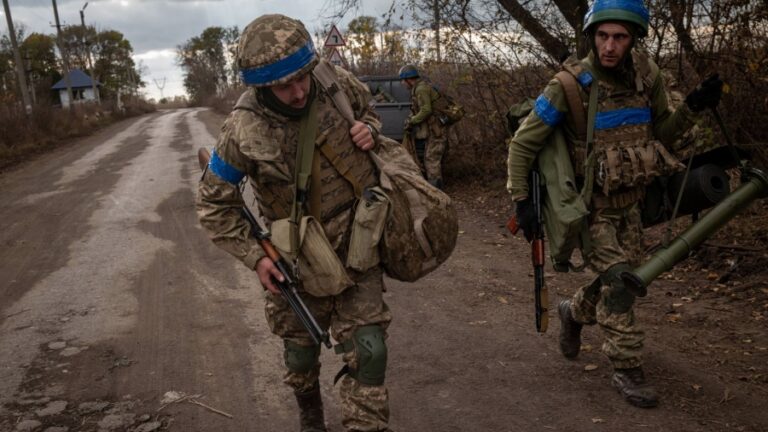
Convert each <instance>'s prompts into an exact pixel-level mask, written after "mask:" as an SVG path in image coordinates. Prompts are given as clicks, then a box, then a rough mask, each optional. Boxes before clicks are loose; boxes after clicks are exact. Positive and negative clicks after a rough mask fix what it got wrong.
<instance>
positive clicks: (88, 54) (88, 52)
mask: <svg viewBox="0 0 768 432" xmlns="http://www.w3.org/2000/svg"><path fill="white" fill-rule="evenodd" d="M87 7H88V2H85V4H84V5H83V8H82V9H80V23H81V24H82V27H83V45H84V46H85V55H86V57H88V68H90V69H91V71H90V72H91V88H93V97H94V99H95V100H96V103H100V102H101V98H100V97H99V92H98V90H97V89H96V70H95V69H94V68H93V62H92V61H91V47H90V45H88V43H86V41H85V13H84V12H83V11H85V8H87Z"/></svg>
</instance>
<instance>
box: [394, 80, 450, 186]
mask: <svg viewBox="0 0 768 432" xmlns="http://www.w3.org/2000/svg"><path fill="white" fill-rule="evenodd" d="M399 75H400V80H401V81H402V82H403V83H404V84H405V86H406V87H408V89H410V90H411V116H410V117H408V119H406V121H405V129H406V130H409V131H411V133H412V138H413V140H414V147H415V150H416V155H417V157H418V158H419V161H420V162H421V163H422V165H423V166H424V168H425V170H426V174H427V180H428V181H429V182H430V183H431V184H432V185H433V186H436V187H438V188H442V187H443V172H442V164H443V155H444V154H445V150H446V145H447V133H446V132H447V131H446V126H444V125H443V124H442V123H441V122H440V118H439V116H438V114H437V112H436V111H435V104H436V102H437V101H438V99H440V97H441V95H440V93H439V92H438V91H437V89H436V88H435V87H434V86H433V85H432V84H431V83H429V81H427V80H425V79H423V78H422V77H421V75H420V74H419V70H418V69H417V68H416V66H413V65H405V66H403V67H402V68H400V73H399Z"/></svg>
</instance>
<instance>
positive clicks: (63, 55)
mask: <svg viewBox="0 0 768 432" xmlns="http://www.w3.org/2000/svg"><path fill="white" fill-rule="evenodd" d="M51 1H52V2H53V16H54V17H55V18H56V36H57V37H56V42H57V43H58V44H59V53H61V62H62V64H63V65H64V83H65V84H66V85H67V97H68V98H69V107H72V105H73V104H74V103H75V100H74V98H73V97H72V81H71V80H70V77H69V59H68V58H67V50H65V49H64V44H63V43H62V37H61V24H59V9H58V7H56V0H51Z"/></svg>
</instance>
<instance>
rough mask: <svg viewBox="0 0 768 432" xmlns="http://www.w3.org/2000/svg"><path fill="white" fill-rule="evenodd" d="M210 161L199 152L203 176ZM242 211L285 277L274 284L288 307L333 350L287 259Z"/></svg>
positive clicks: (245, 209)
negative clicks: (298, 289)
mask: <svg viewBox="0 0 768 432" xmlns="http://www.w3.org/2000/svg"><path fill="white" fill-rule="evenodd" d="M210 160H211V154H210V153H209V152H208V150H207V149H205V148H201V149H198V150H197V162H198V164H199V165H200V169H201V170H203V175H205V171H206V170H207V169H208V163H209V162H210ZM241 211H242V215H243V217H244V218H245V219H246V220H247V221H248V224H249V225H250V226H251V235H253V237H255V238H256V240H258V242H259V245H260V246H261V248H262V249H263V250H264V253H265V254H266V255H267V257H268V258H269V259H270V260H272V263H273V264H274V265H275V267H276V268H277V270H278V271H279V272H280V274H282V275H283V279H284V280H283V281H282V282H280V281H278V280H276V279H275V278H272V282H273V283H274V284H275V285H277V288H278V289H279V290H280V293H281V294H282V295H283V297H284V298H285V300H286V301H287V302H288V305H289V306H290V307H291V310H293V313H294V314H295V315H296V318H297V319H298V320H299V321H300V322H301V324H302V325H303V326H304V328H305V329H306V330H307V332H308V333H309V336H310V337H311V338H312V340H313V341H314V342H315V344H316V345H320V344H321V343H322V344H324V345H325V346H326V347H328V348H331V347H332V345H331V340H330V337H329V336H328V332H326V331H324V330H323V329H322V328H321V327H320V325H319V324H318V323H317V320H316V319H315V317H314V316H313V315H312V312H310V310H309V308H308V307H307V305H306V304H305V303H304V301H303V300H302V299H301V297H300V296H299V293H298V291H297V289H296V287H297V284H298V282H297V280H296V278H295V277H294V276H293V272H292V271H291V270H290V266H289V265H288V263H287V262H286V261H285V259H283V257H282V256H281V255H280V253H279V252H278V251H277V249H275V246H274V245H273V244H272V242H271V241H270V240H269V233H268V232H267V231H266V230H265V229H262V228H261V226H260V225H259V222H258V221H257V220H256V217H255V216H253V213H251V210H250V209H249V208H248V207H246V206H243V207H242V208H241Z"/></svg>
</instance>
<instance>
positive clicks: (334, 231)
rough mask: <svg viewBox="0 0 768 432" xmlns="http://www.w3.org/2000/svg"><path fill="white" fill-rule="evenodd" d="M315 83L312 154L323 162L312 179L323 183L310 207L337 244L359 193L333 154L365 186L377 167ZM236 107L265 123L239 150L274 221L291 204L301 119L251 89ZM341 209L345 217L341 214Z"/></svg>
mask: <svg viewBox="0 0 768 432" xmlns="http://www.w3.org/2000/svg"><path fill="white" fill-rule="evenodd" d="M317 88H318V90H317V94H316V96H315V97H316V101H315V103H317V104H318V106H317V116H318V126H317V135H316V137H315V146H316V147H315V153H314V157H315V160H316V161H319V164H318V163H317V162H315V163H314V164H313V165H314V166H313V170H312V177H314V178H315V179H316V180H318V182H317V183H315V182H314V181H313V184H317V185H319V186H320V187H319V188H318V187H315V188H311V190H310V199H309V200H308V205H307V207H308V208H307V209H306V211H307V212H308V213H309V214H318V215H319V219H320V222H321V223H322V225H323V229H324V231H325V233H326V236H327V237H328V239H329V241H330V242H331V244H332V245H333V246H334V248H338V247H339V246H340V245H341V244H342V243H343V242H342V237H343V236H344V235H345V234H346V231H347V230H348V229H349V223H350V221H351V219H352V217H351V210H352V208H353V206H354V204H355V202H356V200H357V198H358V197H356V196H355V192H354V190H353V188H352V186H351V185H350V183H349V182H348V181H347V180H346V179H345V178H344V176H343V175H342V174H341V173H340V172H339V171H338V170H337V169H336V168H335V167H334V164H332V163H331V161H330V159H329V158H339V159H341V160H344V163H345V165H346V166H348V167H349V168H350V171H351V173H352V175H353V176H354V177H355V178H356V179H357V180H358V183H359V184H360V185H362V186H363V187H368V186H371V185H374V184H376V174H375V166H374V164H373V162H372V161H371V159H370V158H369V157H368V155H366V154H365V152H363V151H362V150H359V149H358V148H357V146H355V144H354V142H353V141H352V137H351V136H350V134H349V127H348V125H347V123H346V121H345V120H344V118H343V117H342V116H341V114H340V113H339V112H338V110H337V109H336V107H335V106H334V104H333V101H332V100H331V98H330V97H329V96H328V94H327V93H326V92H325V91H324V90H323V89H321V87H320V86H317ZM235 109H243V110H248V111H252V112H253V113H255V114H256V116H257V118H259V119H262V120H264V122H265V123H266V124H263V125H260V126H261V129H262V131H261V132H260V133H259V134H260V135H261V136H260V137H259V138H260V139H259V140H258V142H251V143H245V145H243V144H241V151H243V153H244V154H246V155H247V156H249V157H250V158H251V159H252V160H253V161H254V163H255V170H256V175H254V176H249V177H250V179H251V182H252V183H254V190H255V191H256V194H257V196H256V198H257V201H258V203H259V211H260V212H261V213H262V214H263V215H264V216H265V217H266V218H267V219H268V220H270V221H274V220H277V219H283V218H287V217H288V216H289V215H290V213H291V206H292V205H293V196H294V188H295V184H294V175H295V174H294V173H295V170H296V152H297V148H298V145H297V144H298V135H299V120H298V119H295V120H291V119H289V120H286V118H285V117H282V116H279V115H278V114H275V113H273V112H272V111H270V110H268V109H267V108H265V107H263V106H261V104H260V103H259V102H258V100H257V98H256V96H255V94H254V92H252V91H249V92H246V93H245V94H244V95H243V96H242V97H241V98H240V100H239V101H238V103H237V105H236V106H235ZM314 207H319V209H317V208H314ZM342 214H346V217H339V216H340V215H342Z"/></svg>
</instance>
